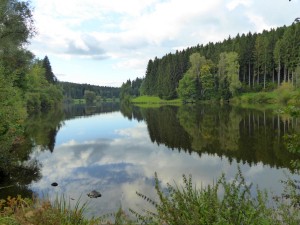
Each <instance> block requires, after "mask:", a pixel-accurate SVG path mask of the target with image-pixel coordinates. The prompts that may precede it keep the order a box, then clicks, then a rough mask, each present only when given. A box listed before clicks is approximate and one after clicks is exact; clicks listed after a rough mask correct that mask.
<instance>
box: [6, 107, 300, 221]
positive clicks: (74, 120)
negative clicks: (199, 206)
mask: <svg viewBox="0 0 300 225" xmlns="http://www.w3.org/2000/svg"><path fill="white" fill-rule="evenodd" d="M154 106H155V105H154ZM27 124H28V126H27V130H26V132H27V135H28V138H29V139H30V140H31V141H32V142H33V143H31V145H28V146H29V147H28V148H30V150H28V149H26V152H28V157H25V158H26V160H24V162H23V164H24V165H25V166H26V165H29V167H30V165H31V166H32V165H34V166H33V167H32V168H31V167H30V168H31V169H32V170H31V172H30V173H28V174H27V175H26V179H25V178H24V174H23V175H22V174H21V175H20V174H18V173H16V174H17V175H16V178H14V179H10V180H8V181H7V180H6V181H3V184H1V186H5V185H6V186H8V185H14V186H13V187H11V188H8V189H7V190H6V192H4V190H2V194H1V196H3V195H8V194H13V193H17V192H20V193H22V194H25V195H29V194H32V193H34V194H36V195H39V196H45V195H46V196H49V197H50V198H52V199H54V198H55V196H61V195H64V196H65V198H66V199H68V200H70V202H71V203H74V204H75V203H76V201H77V200H78V199H80V201H81V202H85V201H89V215H93V216H100V215H104V214H107V213H112V212H115V211H116V210H117V209H118V208H119V207H120V206H122V208H124V209H128V208H132V209H139V208H147V207H148V206H149V203H147V202H146V201H145V200H143V199H141V198H139V197H138V196H137V194H136V192H139V193H142V194H145V195H147V196H150V197H151V198H152V199H154V200H155V199H157V197H156V195H155V189H154V173H155V172H157V174H158V178H159V180H160V182H161V185H162V187H166V184H167V183H170V184H174V182H176V183H177V184H182V175H183V174H186V175H189V174H191V175H192V178H193V182H194V184H196V185H197V186H198V187H200V186H201V185H202V186H205V185H208V184H212V183H213V182H215V181H216V179H218V178H219V177H220V175H221V174H222V173H225V174H226V177H227V179H228V180H232V179H233V178H234V176H235V174H236V172H237V168H238V166H239V167H240V168H241V171H242V173H243V175H244V176H245V179H246V181H247V182H248V183H251V182H252V183H253V184H254V185H259V187H260V188H266V189H267V190H270V191H272V192H274V193H280V192H281V191H282V185H281V183H280V180H284V179H286V177H287V176H293V177H295V178H298V176H296V175H293V174H292V171H293V170H292V168H291V163H290V162H291V160H293V159H295V155H293V154H292V153H290V152H288V151H287V150H286V147H285V144H284V138H283V137H284V135H286V134H291V133H295V132H299V131H300V129H299V128H300V126H299V125H300V121H299V120H298V119H297V118H292V117H288V116H282V115H279V114H277V113H276V112H275V111H273V110H270V109H264V108H263V107H259V108H258V109H249V108H248V109H247V108H246V109H245V108H241V107H232V106H229V105H223V106H218V105H213V106H212V105H197V106H196V105H185V106H181V107H176V106H161V107H153V108H144V107H136V106H132V105H119V104H118V103H106V104H103V105H101V106H97V107H96V106H95V107H87V106H84V105H69V106H65V107H64V108H63V109H62V110H61V111H52V112H48V113H45V114H39V115H36V116H33V117H31V118H30V119H29V120H28V122H27ZM23 151H25V150H23ZM29 174H30V175H29ZM22 179H24V180H25V181H23V180H22ZM53 182H57V183H58V186H57V187H53V186H51V183H53ZM16 184H17V185H16ZM92 190H97V191H99V192H100V193H101V194H102V197H100V198H97V199H90V198H89V197H88V196H87V193H89V192H90V191H92Z"/></svg>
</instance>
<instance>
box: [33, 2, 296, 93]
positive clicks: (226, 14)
mask: <svg viewBox="0 0 300 225" xmlns="http://www.w3.org/2000/svg"><path fill="white" fill-rule="evenodd" d="M32 5H33V7H34V18H35V24H36V27H37V31H38V34H37V35H36V36H35V37H34V38H33V39H32V40H31V44H30V45H29V46H28V48H29V49H30V50H31V51H32V52H33V53H34V54H35V55H36V56H37V57H39V58H43V57H44V56H45V55H47V56H48V57H49V59H50V62H51V65H52V70H53V72H54V73H55V75H56V76H57V78H58V79H59V80H61V81H69V82H75V83H89V84H95V85H101V86H115V87H118V86H120V85H121V84H122V82H125V81H126V80H127V79H131V80H132V79H135V78H136V77H143V76H144V75H145V69H146V66H147V63H148V61H149V59H153V58H154V57H155V56H157V57H162V56H163V55H165V54H167V53H169V52H175V51H176V50H182V49H183V48H187V47H190V46H195V45H197V44H206V43H208V42H209V41H212V42H216V41H222V40H224V39H225V38H227V37H228V36H229V35H230V36H232V37H234V36H236V35H237V34H238V33H240V34H241V33H248V32H249V31H251V32H261V31H262V30H263V29H266V30H269V29H270V28H272V27H278V26H283V25H290V24H291V23H292V22H293V20H294V19H295V18H296V17H299V16H300V0H292V1H288V0H276V1H274V0H210V1H199V0H184V1H183V0H126V1H124V0H84V1H82V0H63V1H62V0H32Z"/></svg>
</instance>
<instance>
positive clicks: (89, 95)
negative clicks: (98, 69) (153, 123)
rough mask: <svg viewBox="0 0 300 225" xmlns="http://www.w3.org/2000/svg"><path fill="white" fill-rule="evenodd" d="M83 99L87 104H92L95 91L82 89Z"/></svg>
mask: <svg viewBox="0 0 300 225" xmlns="http://www.w3.org/2000/svg"><path fill="white" fill-rule="evenodd" d="M84 99H85V102H86V103H87V104H93V103H94V101H95V99H96V93H95V92H93V91H88V90H86V91H84Z"/></svg>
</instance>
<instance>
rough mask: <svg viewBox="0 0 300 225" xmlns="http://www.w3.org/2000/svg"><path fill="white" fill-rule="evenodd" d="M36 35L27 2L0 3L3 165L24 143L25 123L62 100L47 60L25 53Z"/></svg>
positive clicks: (0, 133)
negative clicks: (11, 151) (14, 150)
mask: <svg viewBox="0 0 300 225" xmlns="http://www.w3.org/2000/svg"><path fill="white" fill-rule="evenodd" d="M35 34H36V30H35V27H34V20H33V16H32V8H31V6H30V4H29V2H28V1H19V0H1V2H0V143H1V155H2V156H4V157H2V158H1V159H3V160H4V161H5V160H6V159H8V157H5V151H7V150H9V149H11V148H14V146H15V145H17V144H21V143H22V140H24V139H25V138H24V135H25V134H24V130H25V119H27V117H28V116H29V115H30V114H32V113H34V112H35V113H36V112H40V111H42V110H46V109H49V108H54V107H56V106H57V105H58V104H59V103H60V102H61V100H62V97H63V96H62V90H61V88H60V87H59V85H58V80H57V78H56V77H55V75H54V74H53V72H52V68H51V64H50V60H49V58H48V57H47V56H45V57H44V59H38V58H36V57H35V56H34V54H33V53H32V52H30V51H28V50H27V49H26V45H27V44H28V43H29V39H30V38H32V37H33V36H34V35H35ZM0 161H1V160H0ZM0 163H1V166H2V165H3V164H2V163H3V162H2V161H1V162H0Z"/></svg>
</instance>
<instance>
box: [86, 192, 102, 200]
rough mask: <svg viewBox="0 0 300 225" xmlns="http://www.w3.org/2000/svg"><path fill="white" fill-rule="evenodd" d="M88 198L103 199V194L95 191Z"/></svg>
mask: <svg viewBox="0 0 300 225" xmlns="http://www.w3.org/2000/svg"><path fill="white" fill-rule="evenodd" d="M87 196H89V197H90V198H99V197H101V194H100V192H98V191H95V190H93V191H91V192H90V193H88V194H87Z"/></svg>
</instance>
